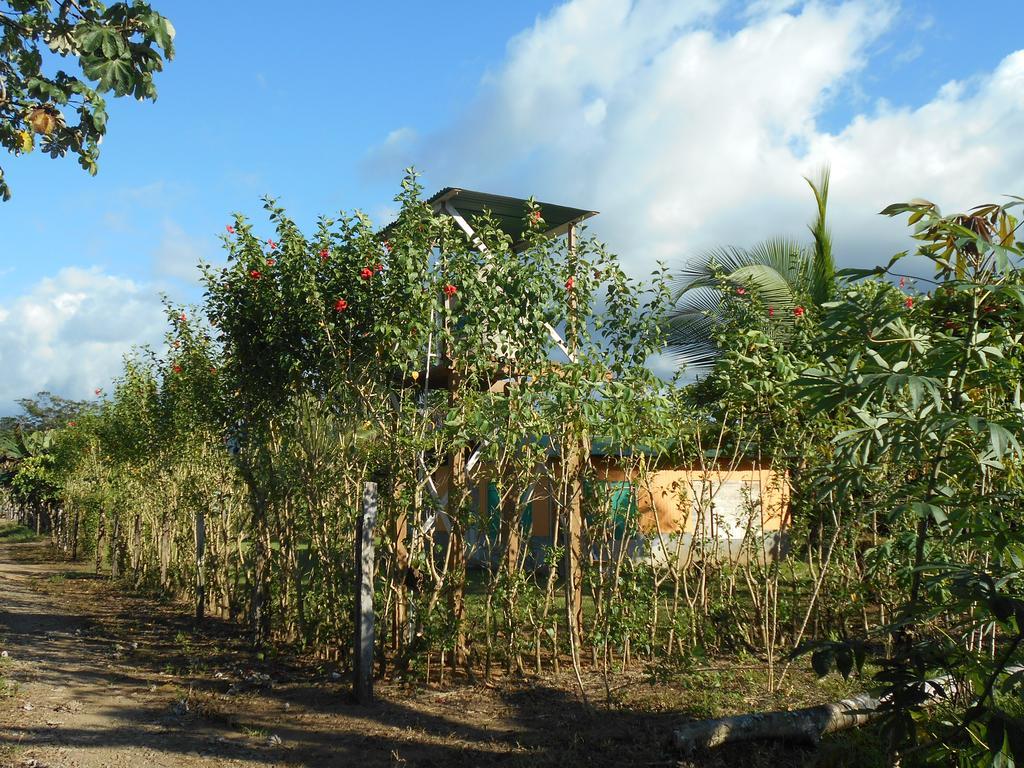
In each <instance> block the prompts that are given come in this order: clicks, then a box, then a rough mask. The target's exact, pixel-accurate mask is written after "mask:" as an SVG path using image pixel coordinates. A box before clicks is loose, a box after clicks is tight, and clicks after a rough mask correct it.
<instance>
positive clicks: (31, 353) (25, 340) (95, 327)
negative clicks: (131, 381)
mask: <svg viewBox="0 0 1024 768" xmlns="http://www.w3.org/2000/svg"><path fill="white" fill-rule="evenodd" d="M165 322H166V319H165V317H164V313H163V309H162V308H161V306H160V303H159V301H158V300H157V297H156V296H155V294H154V293H153V292H152V291H151V290H150V289H148V288H146V287H145V286H142V285H139V284H137V283H135V282H133V281H131V280H126V279H123V278H119V277H115V276H112V275H108V274H104V273H103V272H101V271H100V270H98V269H90V270H85V269H78V268H75V267H69V268H66V269H62V270H61V271H60V272H58V273H57V275H56V276H55V277H49V278H45V279H43V280H41V281H39V282H38V283H37V284H36V285H35V286H33V287H32V288H31V289H30V290H29V291H28V292H27V293H26V294H24V295H22V296H20V297H18V298H15V299H14V300H12V301H9V302H7V303H5V304H3V305H0V370H2V371H3V375H0V414H9V413H11V412H12V411H13V410H14V409H15V406H14V402H13V401H14V400H15V399H16V398H19V397H25V396H29V395H31V394H33V393H35V392H37V391H39V390H50V391H52V392H55V393H58V394H61V395H63V396H66V397H72V398H87V397H91V395H92V391H93V389H95V388H96V387H106V386H107V385H108V384H109V383H110V381H111V379H113V378H114V377H115V376H117V375H118V374H119V373H120V371H121V369H122V365H121V363H122V359H123V357H124V355H125V354H126V353H127V352H128V351H129V350H130V349H131V347H132V346H133V345H139V344H153V345H155V344H157V343H159V342H160V340H161V338H162V336H163V331H164V327H165Z"/></svg>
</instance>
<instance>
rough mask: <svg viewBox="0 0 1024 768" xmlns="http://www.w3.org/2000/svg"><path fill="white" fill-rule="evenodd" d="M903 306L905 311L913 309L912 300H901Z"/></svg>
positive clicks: (908, 297) (910, 298)
mask: <svg viewBox="0 0 1024 768" xmlns="http://www.w3.org/2000/svg"><path fill="white" fill-rule="evenodd" d="M903 306H905V307H906V308H907V309H913V308H914V298H913V297H912V296H907V298H906V299H904V300H903Z"/></svg>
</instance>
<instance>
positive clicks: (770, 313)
mask: <svg viewBox="0 0 1024 768" xmlns="http://www.w3.org/2000/svg"><path fill="white" fill-rule="evenodd" d="M768 317H775V307H768Z"/></svg>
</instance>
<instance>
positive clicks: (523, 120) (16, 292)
mask: <svg viewBox="0 0 1024 768" xmlns="http://www.w3.org/2000/svg"><path fill="white" fill-rule="evenodd" d="M153 3H154V5H155V6H157V7H158V8H159V9H160V10H161V11H162V12H163V13H165V15H167V16H169V17H170V18H171V19H172V21H173V22H174V24H175V26H176V27H177V30H178V37H177V48H178V51H177V54H178V55H177V58H176V59H175V61H174V62H172V63H171V65H170V66H169V67H168V69H167V71H166V72H165V73H164V74H163V75H162V76H161V78H160V79H159V81H158V87H159V89H160V99H159V101H158V102H157V103H156V104H136V103H130V102H129V103H114V104H112V106H111V110H110V111H111V119H110V133H109V134H108V137H107V139H106V141H105V142H104V146H103V156H102V158H101V163H100V175H99V176H98V177H96V178H90V177H88V176H87V175H85V174H84V173H82V172H81V171H80V170H79V169H78V168H77V166H76V164H75V163H74V162H73V161H64V162H61V161H53V160H50V159H49V158H48V157H43V156H39V155H38V154H36V155H32V156H29V157H26V158H17V159H14V158H7V157H5V158H2V159H0V163H2V164H3V166H4V168H5V170H6V172H7V177H8V181H9V182H10V183H11V186H12V187H13V189H14V195H15V198H14V200H13V201H11V202H10V203H6V204H0V414H5V413H9V412H11V410H12V409H13V400H14V399H15V398H17V397H22V396H26V395H30V394H32V393H34V392H36V391H38V390H41V389H49V390H51V391H55V392H58V393H60V394H63V395H66V396H70V397H82V398H84V397H88V396H89V394H90V393H91V392H92V390H93V389H94V388H95V387H103V386H105V385H106V384H107V383H108V382H109V381H110V379H111V378H112V377H113V376H115V375H116V373H117V371H118V370H119V368H120V361H121V357H122V355H123V354H124V353H125V352H126V351H128V350H129V349H130V348H131V346H132V345H133V344H142V343H151V344H153V343H159V342H160V340H161V338H162V334H163V327H164V322H163V313H162V309H161V304H160V295H161V293H163V294H166V295H168V296H170V297H172V298H173V299H174V300H178V301H194V300H196V299H198V298H199V295H200V292H199V288H198V286H197V285H196V282H195V279H196V271H195V269H194V265H195V263H196V262H197V260H199V259H206V260H211V261H215V260H217V259H218V258H219V254H218V239H217V236H218V234H219V233H220V232H221V231H223V225H224V223H225V222H226V221H227V220H228V217H229V214H230V213H232V212H234V211H241V212H243V213H246V214H250V215H252V216H254V217H258V216H259V214H260V212H261V209H260V201H259V198H260V196H261V195H263V194H273V195H275V196H277V197H279V198H280V199H281V200H282V202H283V203H284V204H285V206H286V207H287V208H288V209H289V211H290V213H292V215H293V216H295V217H296V218H297V219H298V220H299V221H300V222H301V223H303V224H305V225H310V226H311V225H312V223H313V222H314V221H315V218H316V216H317V215H318V214H321V213H331V212H335V211H338V210H340V209H352V208H356V207H358V208H361V209H363V210H365V211H367V212H369V213H370V214H371V215H373V216H374V217H375V218H378V219H382V218H386V217H387V216H388V215H389V212H390V210H391V198H392V196H393V193H394V191H396V190H397V186H398V182H399V180H400V177H401V171H402V168H404V167H405V166H408V165H415V166H416V167H417V168H418V169H419V170H421V171H422V172H423V174H424V183H425V185H426V187H427V189H428V192H432V191H434V190H436V189H438V188H440V187H443V186H448V185H451V186H463V187H468V188H474V189H482V190H487V191H493V192H498V193H503V194H510V195H522V196H526V195H529V194H533V195H535V196H536V197H537V198H538V199H541V200H547V201H550V202H558V203H565V204H569V205H575V206H578V207H582V208H591V209H595V210H599V211H601V212H602V213H601V216H600V217H598V218H597V219H595V220H593V224H592V227H591V231H592V232H593V233H594V234H596V235H598V236H599V237H601V238H602V239H603V240H605V241H606V242H607V243H608V244H609V246H610V247H611V248H612V249H613V250H614V251H616V252H617V253H619V254H620V255H621V256H622V258H623V260H624V261H625V263H626V264H627V266H628V267H629V268H630V269H631V270H633V271H634V272H635V273H636V274H638V275H639V274H645V273H647V272H648V271H649V270H650V269H651V268H652V267H653V266H654V263H655V262H656V261H657V260H663V261H666V262H668V263H669V264H680V263H683V262H684V261H685V260H686V259H687V258H688V256H691V255H693V254H695V253H697V252H699V251H700V250H701V249H703V248H706V247H709V246H711V245H716V244H725V243H730V244H737V245H743V244H749V243H752V242H755V241H757V240H759V239H762V238H764V237H767V236H770V235H775V234H786V233H792V234H799V233H800V232H801V231H803V228H804V226H805V225H806V223H807V221H808V220H809V219H810V217H811V215H812V206H811V197H810V194H809V191H808V189H807V187H806V185H805V184H804V182H803V180H802V176H803V175H806V174H810V173H813V172H814V171H815V170H816V169H817V168H819V167H820V166H821V165H822V164H823V163H829V164H831V167H832V214H833V222H832V223H833V228H834V233H835V242H836V248H837V252H838V254H839V257H840V260H841V261H842V262H843V263H844V264H847V265H849V264H874V263H878V262H882V261H885V260H886V259H887V258H888V256H889V255H891V254H892V253H894V252H896V251H899V250H903V249H904V248H906V247H907V246H908V243H907V240H906V238H905V235H904V231H903V227H902V225H901V224H900V223H899V222H895V221H890V220H887V219H883V218H881V217H879V216H878V215H877V211H879V210H880V209H881V208H882V207H884V206H885V205H887V204H888V203H890V202H895V201H900V200H905V199H908V198H912V197H927V198H928V199H931V200H934V201H936V202H938V203H940V204H941V205H942V206H943V208H944V209H946V210H953V209H959V208H964V207H967V206H969V205H972V204H975V203H979V202H983V201H989V200H998V199H999V198H1000V196H1001V195H1005V194H1024V42H1022V40H1024V37H1022V35H1021V32H1022V31H1024V6H1022V4H1020V3H1019V2H985V1H984V0H979V1H978V2H976V3H972V4H970V5H969V6H968V5H965V4H963V3H961V2H925V1H924V0H904V1H903V2H895V1H894V0H893V1H890V0H848V1H847V2H810V3H802V2H792V1H789V0H754V1H753V2H725V1H724V0H723V1H721V2H716V0H633V1H632V2H630V1H629V0H569V2H561V3H555V2H550V0H549V1H547V2H544V1H542V0H517V2H515V3H479V2H470V1H469V0H457V1H453V2H449V3H442V4H433V3H431V4H428V3H422V2H413V1H412V0H408V2H406V1H404V0H403V1H402V2H392V3H388V4H370V3H359V4H352V3H326V2H324V3H320V4H313V3H307V4H302V6H301V7H302V9H303V10H302V12H301V13H300V12H294V11H287V10H286V6H282V5H281V4H280V3H270V2H262V0H259V1H255V0H254V1H253V2H249V3H246V4H245V13H244V15H241V14H237V13H235V12H234V11H231V10H228V9H229V8H235V7H239V6H238V5H237V4H227V3H191V2H182V1H180V0H179V1H178V2H174V0H162V1H161V0H153ZM318 6H319V7H318ZM356 6H358V8H357V7H356ZM371 6H372V7H371ZM965 9H969V10H970V12H966V11H965ZM1018 48H1020V49H1021V50H1018Z"/></svg>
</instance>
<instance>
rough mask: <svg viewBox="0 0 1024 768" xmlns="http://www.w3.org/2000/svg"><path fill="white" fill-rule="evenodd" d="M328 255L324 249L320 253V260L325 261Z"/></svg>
mask: <svg viewBox="0 0 1024 768" xmlns="http://www.w3.org/2000/svg"><path fill="white" fill-rule="evenodd" d="M328 255H329V254H328V253H327V249H326V248H324V249H323V250H322V251H320V260H321V261H327V258H328Z"/></svg>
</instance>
